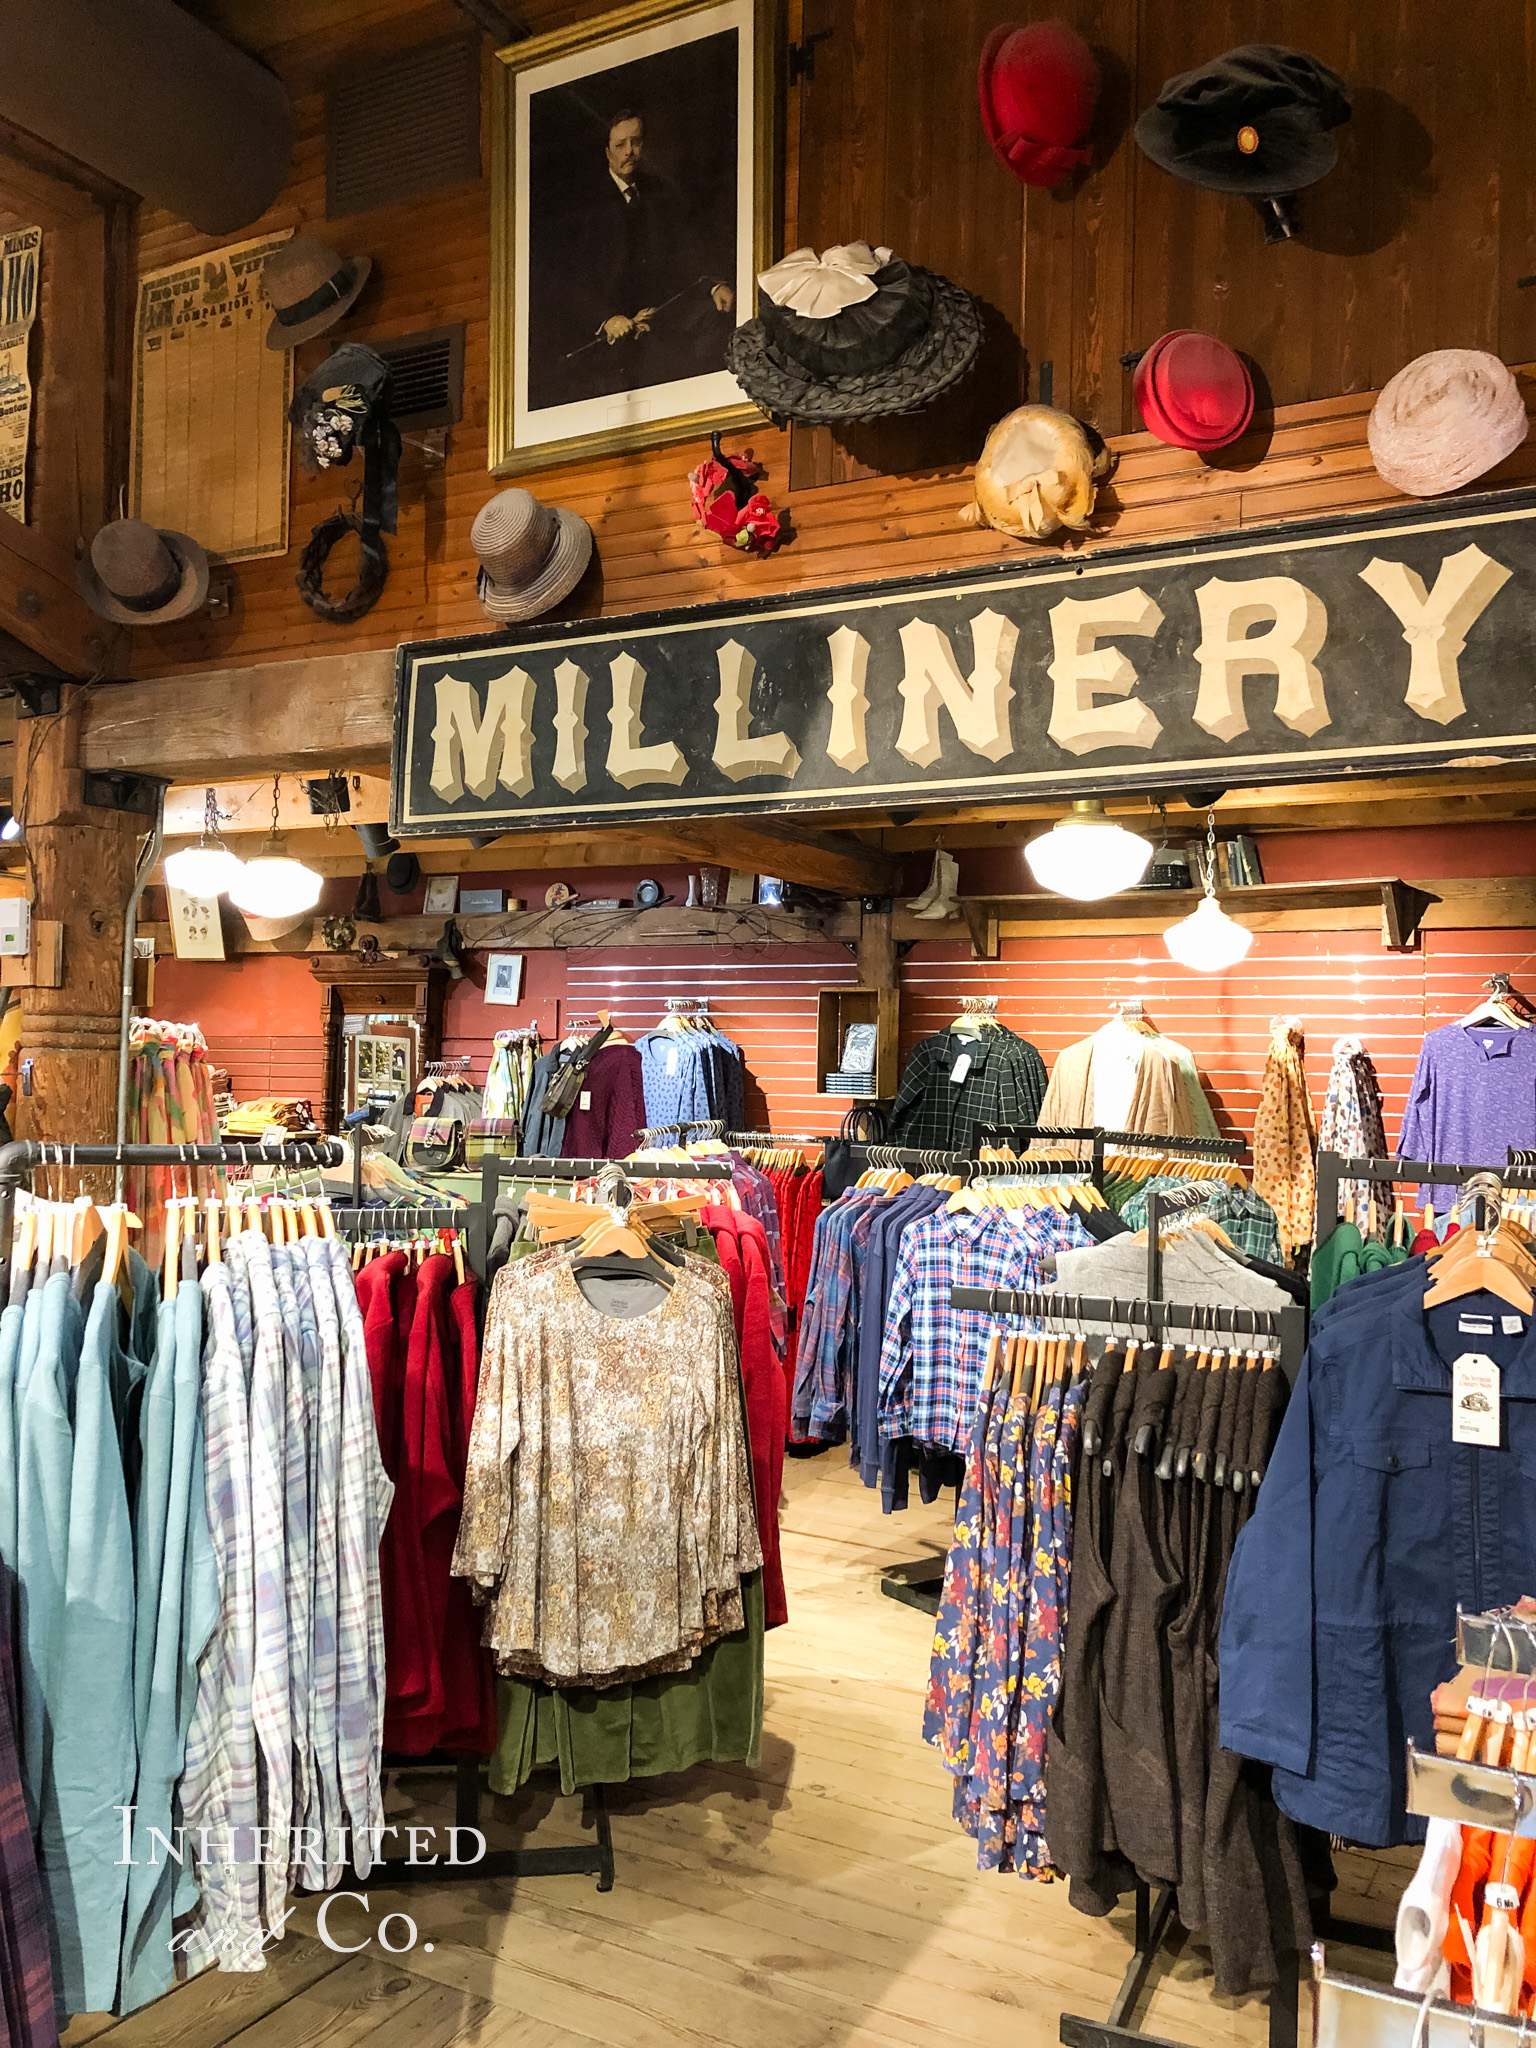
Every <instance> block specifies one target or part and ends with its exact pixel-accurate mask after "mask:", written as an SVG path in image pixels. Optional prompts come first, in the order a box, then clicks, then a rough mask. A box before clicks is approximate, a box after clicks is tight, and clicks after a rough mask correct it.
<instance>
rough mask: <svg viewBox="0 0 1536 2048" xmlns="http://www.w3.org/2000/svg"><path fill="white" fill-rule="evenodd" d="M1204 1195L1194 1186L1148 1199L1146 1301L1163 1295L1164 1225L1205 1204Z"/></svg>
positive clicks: (1201, 1188) (1203, 1192)
mask: <svg viewBox="0 0 1536 2048" xmlns="http://www.w3.org/2000/svg"><path fill="white" fill-rule="evenodd" d="M1205 1195H1206V1191H1205V1189H1204V1188H1203V1187H1199V1186H1195V1187H1189V1188H1181V1189H1180V1190H1179V1192H1178V1193H1177V1194H1167V1195H1162V1194H1158V1195H1148V1197H1147V1298H1148V1300H1149V1301H1157V1300H1159V1299H1160V1298H1161V1296H1162V1292H1163V1225H1164V1224H1165V1223H1166V1222H1167V1221H1168V1220H1169V1219H1170V1218H1171V1217H1174V1216H1177V1215H1180V1214H1182V1212H1183V1211H1184V1210H1186V1209H1197V1208H1199V1206H1200V1204H1201V1203H1202V1202H1203V1201H1204V1200H1205Z"/></svg>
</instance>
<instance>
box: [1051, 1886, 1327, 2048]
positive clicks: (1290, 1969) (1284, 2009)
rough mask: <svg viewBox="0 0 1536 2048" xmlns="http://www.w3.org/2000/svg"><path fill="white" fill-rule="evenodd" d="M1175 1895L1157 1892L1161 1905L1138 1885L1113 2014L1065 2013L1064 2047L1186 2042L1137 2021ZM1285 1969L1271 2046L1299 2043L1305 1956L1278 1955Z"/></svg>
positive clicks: (1272, 2014) (1152, 2047)
mask: <svg viewBox="0 0 1536 2048" xmlns="http://www.w3.org/2000/svg"><path fill="white" fill-rule="evenodd" d="M1174 1904H1175V1895H1174V1893H1173V1892H1172V1891H1171V1890H1170V1891H1164V1892H1160V1893H1159V1894H1158V1900H1157V1906H1156V1908H1155V1909H1154V1908H1153V1906H1152V1902H1151V1892H1150V1890H1149V1888H1148V1887H1147V1886H1146V1885H1144V1884H1139V1885H1137V1887H1136V1946H1135V1948H1134V1949H1133V1951H1132V1953H1131V1960H1130V1962H1129V1964H1128V1965H1127V1966H1126V1972H1125V1975H1124V1977H1123V1978H1122V1979H1121V1981H1120V1989H1119V1991H1118V1992H1117V1993H1116V1994H1115V2000H1114V2003H1113V2004H1112V2005H1111V2006H1110V2008H1109V2017H1108V2018H1107V2019H1102V2020H1090V2019H1084V2018H1083V2017H1082V2016H1081V2015H1080V2014H1078V2013H1071V2012H1064V2013H1063V2014H1062V2015H1061V2040H1062V2043H1063V2048H1182V2044H1181V2043H1179V2042H1176V2041H1168V2040H1165V2039H1164V2038H1163V2037H1162V2036H1161V2035H1157V2034H1143V2033H1142V2032H1141V2031H1140V2030H1139V2029H1138V2027H1137V2025H1136V2006H1137V2003H1138V2001H1139V2000H1140V1998H1141V1994H1142V1992H1143V1991H1144V1990H1145V1989H1146V1985H1147V1978H1148V1977H1149V1976H1150V1975H1151V1972H1152V1965H1153V1964H1154V1963H1155V1962H1156V1960H1157V1957H1158V1952H1159V1950H1161V1949H1163V1948H1165V1947H1167V1946H1168V1942H1169V1936H1170V1934H1171V1933H1172V1932H1173V1930H1174V1927H1175V1920H1174ZM1279 1965H1280V1974H1279V1976H1278V1978H1277V1980H1276V1982H1275V1984H1274V1986H1273V1988H1272V1989H1271V1991H1270V1994H1269V2048H1296V2015H1297V2007H1298V2001H1299V1996H1300V1983H1301V1958H1300V1956H1299V1955H1297V1954H1296V1953H1295V1952H1294V1951H1292V1952H1290V1953H1289V1954H1286V1955H1282V1956H1281V1957H1280V1958H1279Z"/></svg>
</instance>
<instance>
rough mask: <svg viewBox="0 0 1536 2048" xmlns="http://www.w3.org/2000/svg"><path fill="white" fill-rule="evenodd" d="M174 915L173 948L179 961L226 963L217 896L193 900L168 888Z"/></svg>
mask: <svg viewBox="0 0 1536 2048" xmlns="http://www.w3.org/2000/svg"><path fill="white" fill-rule="evenodd" d="M165 895H166V901H167V902H168V904H169V905H170V911H171V944H172V946H173V947H174V948H175V951H176V958H177V959H178V960H222V959H223V958H224V927H223V926H222V925H221V924H220V923H219V899H218V897H217V896H189V895H188V894H187V892H186V890H185V889H177V888H174V887H173V886H172V885H171V884H170V883H169V882H167V883H166V885H165Z"/></svg>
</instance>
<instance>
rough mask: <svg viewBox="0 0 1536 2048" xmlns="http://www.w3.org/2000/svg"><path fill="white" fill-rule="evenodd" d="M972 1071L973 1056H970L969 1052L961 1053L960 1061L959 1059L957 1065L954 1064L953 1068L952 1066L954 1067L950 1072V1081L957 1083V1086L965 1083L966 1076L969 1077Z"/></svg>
mask: <svg viewBox="0 0 1536 2048" xmlns="http://www.w3.org/2000/svg"><path fill="white" fill-rule="evenodd" d="M970 1071H971V1056H970V1054H969V1053H968V1052H963V1053H961V1055H960V1057H959V1059H957V1060H956V1061H955V1064H954V1065H953V1066H952V1067H951V1068H950V1070H949V1078H950V1080H951V1081H953V1082H955V1083H957V1084H958V1083H959V1082H961V1081H963V1080H964V1079H965V1077H966V1075H967V1074H968V1073H969V1072H970Z"/></svg>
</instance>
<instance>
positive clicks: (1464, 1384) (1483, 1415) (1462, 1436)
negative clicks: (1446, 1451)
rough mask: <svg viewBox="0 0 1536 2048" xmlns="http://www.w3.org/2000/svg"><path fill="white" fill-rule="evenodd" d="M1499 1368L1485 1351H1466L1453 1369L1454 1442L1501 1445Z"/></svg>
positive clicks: (1452, 1408)
mask: <svg viewBox="0 0 1536 2048" xmlns="http://www.w3.org/2000/svg"><path fill="white" fill-rule="evenodd" d="M1499 1440H1500V1439H1499V1368H1498V1367H1497V1365H1495V1364H1494V1362H1493V1360H1492V1359H1491V1358H1490V1357H1489V1356H1488V1355H1487V1353H1486V1352H1483V1351H1463V1352H1462V1354H1461V1356H1460V1357H1459V1358H1458V1359H1457V1360H1456V1362H1455V1363H1454V1364H1453V1365H1452V1367H1451V1442H1452V1443H1453V1444H1489V1445H1492V1446H1493V1448H1494V1449H1497V1448H1498V1445H1499Z"/></svg>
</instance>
